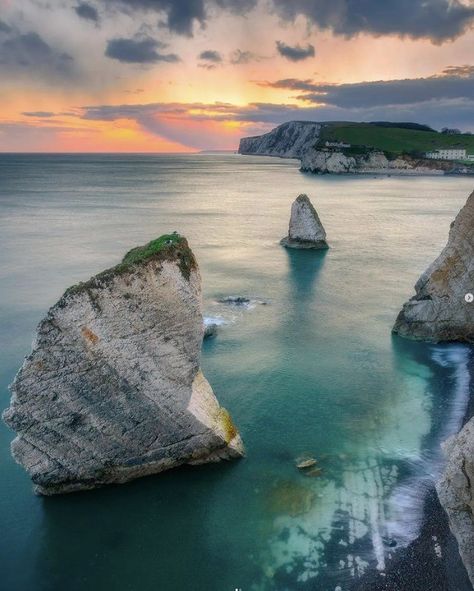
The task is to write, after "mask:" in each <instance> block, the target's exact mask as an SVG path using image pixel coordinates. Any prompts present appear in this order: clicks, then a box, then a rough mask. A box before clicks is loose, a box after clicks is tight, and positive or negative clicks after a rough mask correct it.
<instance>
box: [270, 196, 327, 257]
mask: <svg viewBox="0 0 474 591" xmlns="http://www.w3.org/2000/svg"><path fill="white" fill-rule="evenodd" d="M280 243H281V244H282V245H283V246H286V247H288V248H312V249H325V248H329V247H328V243H327V242H326V231H325V230H324V227H323V225H322V223H321V220H320V219H319V216H318V214H317V212H316V210H315V209H314V207H313V204H312V203H311V201H310V200H309V197H308V196H307V195H299V196H298V197H297V198H296V199H295V201H294V202H293V205H292V206H291V217H290V226H289V229H288V236H285V238H282V240H281V241H280Z"/></svg>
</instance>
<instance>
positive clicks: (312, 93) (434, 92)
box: [262, 66, 474, 109]
mask: <svg viewBox="0 0 474 591" xmlns="http://www.w3.org/2000/svg"><path fill="white" fill-rule="evenodd" d="M262 85H263V86H269V87H272V88H278V89H288V90H290V91H294V92H301V93H302V94H299V95H298V96H297V98H299V99H302V100H304V101H308V102H310V103H316V104H321V103H324V104H328V105H334V106H336V107H343V108H355V109H359V108H370V107H380V106H389V105H411V104H416V103H421V102H425V101H431V100H451V99H454V100H457V99H466V100H474V67H473V66H451V67H449V68H447V69H445V70H444V71H443V72H442V73H441V74H439V75H436V76H430V77H427V78H407V79H404V80H381V81H375V82H357V83H353V84H321V83H317V82H312V81H311V80H308V79H304V80H298V79H295V78H288V79H284V80H277V81H276V82H270V83H263V84H262Z"/></svg>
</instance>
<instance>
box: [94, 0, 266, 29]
mask: <svg viewBox="0 0 474 591" xmlns="http://www.w3.org/2000/svg"><path fill="white" fill-rule="evenodd" d="M102 2H104V3H106V4H108V5H109V6H116V7H117V8H118V9H122V10H126V11H133V10H148V11H154V12H157V13H159V14H160V16H161V15H162V16H163V17H164V19H165V21H164V24H165V25H166V26H167V27H168V28H169V29H170V31H172V32H174V33H178V34H180V35H187V36H188V37H192V35H193V29H194V25H195V24H198V25H201V26H204V25H205V24H206V21H207V19H208V13H209V8H211V9H213V8H214V9H215V8H217V9H221V10H226V11H230V12H232V13H234V14H246V13H247V12H248V11H249V10H251V9H252V8H253V7H254V6H255V5H256V4H257V0H102Z"/></svg>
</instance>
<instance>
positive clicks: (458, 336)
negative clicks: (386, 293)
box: [393, 192, 474, 342]
mask: <svg viewBox="0 0 474 591" xmlns="http://www.w3.org/2000/svg"><path fill="white" fill-rule="evenodd" d="M415 291H416V294H415V295H414V296H413V297H412V298H411V299H410V300H409V301H408V302H406V303H405V305H404V306H403V309H402V311H401V312H400V314H399V315H398V318H397V320H396V322H395V326H394V327H393V331H394V332H396V333H398V334H400V335H401V336H404V337H409V338H413V339H419V340H426V341H433V342H440V341H464V342H474V302H473V301H472V300H473V299H474V296H473V297H472V298H471V293H474V192H473V193H472V194H471V195H470V197H469V198H468V200H467V203H466V205H465V206H464V207H463V208H462V209H461V211H460V212H459V213H458V215H457V217H456V219H455V220H454V222H453V223H452V224H451V229H450V232H449V239H448V243H447V245H446V247H445V248H444V250H443V251H442V253H441V254H440V255H439V257H438V258H437V259H436V260H435V261H434V262H433V263H432V264H431V266H430V267H428V269H427V270H426V271H425V272H424V273H423V274H422V275H421V277H420V278H419V279H418V281H417V283H416V285H415Z"/></svg>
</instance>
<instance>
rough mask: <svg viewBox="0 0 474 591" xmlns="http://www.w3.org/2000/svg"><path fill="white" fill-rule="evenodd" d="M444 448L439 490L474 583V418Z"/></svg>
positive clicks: (438, 484) (440, 498)
mask: <svg viewBox="0 0 474 591" xmlns="http://www.w3.org/2000/svg"><path fill="white" fill-rule="evenodd" d="M443 450H444V453H445V455H446V460H447V462H446V468H445V471H444V474H443V476H442V478H441V480H440V481H439V482H438V483H437V485H436V490H437V492H438V497H439V500H440V501H441V504H442V505H443V507H444V509H445V510H446V513H447V514H448V517H449V525H450V529H451V531H452V532H453V533H454V535H455V537H456V539H457V542H458V547H459V552H460V554H461V558H462V560H463V562H464V565H465V567H466V570H467V572H468V575H469V578H470V579H471V582H472V584H473V586H474V489H473V484H474V419H471V420H470V421H469V422H468V423H467V424H466V425H465V426H464V427H463V429H462V430H461V431H460V433H458V435H455V436H454V437H451V438H450V439H448V440H447V441H446V442H445V443H444V445H443Z"/></svg>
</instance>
